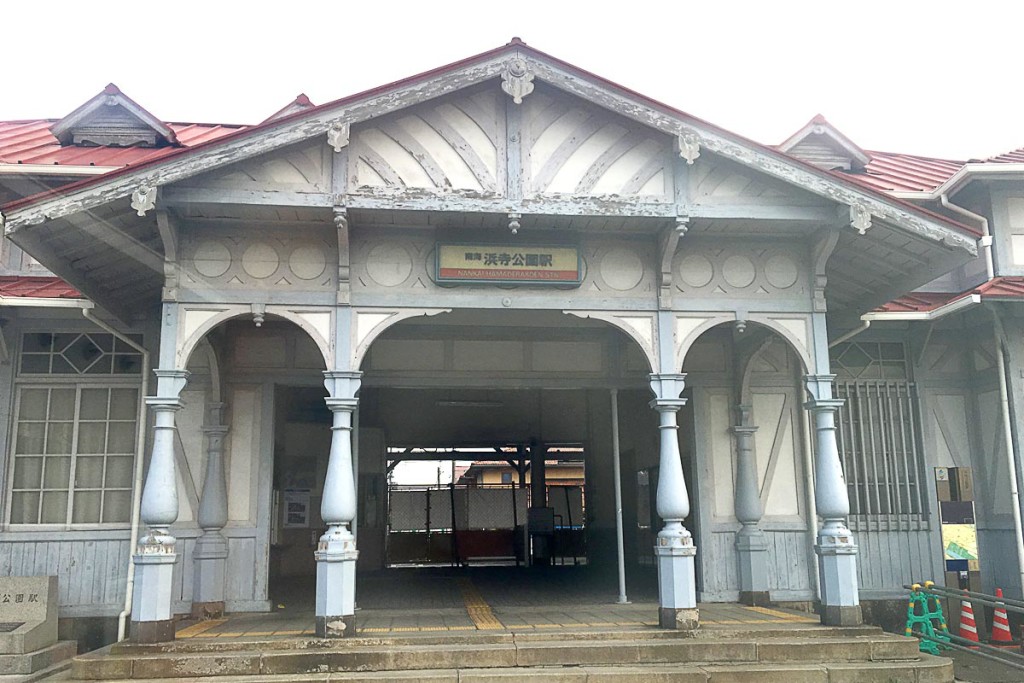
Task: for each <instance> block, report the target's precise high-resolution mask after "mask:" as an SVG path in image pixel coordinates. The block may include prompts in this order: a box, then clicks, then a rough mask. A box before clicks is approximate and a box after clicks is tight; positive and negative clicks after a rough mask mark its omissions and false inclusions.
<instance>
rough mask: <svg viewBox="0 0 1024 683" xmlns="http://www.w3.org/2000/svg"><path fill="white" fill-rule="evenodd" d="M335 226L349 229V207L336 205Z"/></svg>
mask: <svg viewBox="0 0 1024 683" xmlns="http://www.w3.org/2000/svg"><path fill="white" fill-rule="evenodd" d="M334 227H336V228H337V229H338V230H348V209H346V208H345V207H344V206H336V207H334Z"/></svg>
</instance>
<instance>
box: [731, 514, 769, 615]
mask: <svg viewBox="0 0 1024 683" xmlns="http://www.w3.org/2000/svg"><path fill="white" fill-rule="evenodd" d="M736 557H737V561H738V563H739V570H740V571H739V580H740V596H741V597H740V602H743V597H742V596H743V594H744V593H749V594H752V595H753V594H764V596H765V597H764V599H765V601H767V595H768V539H767V538H765V535H764V532H762V531H760V530H753V531H746V530H741V531H740V532H739V534H737V536H736ZM743 604H755V603H746V602H744V603H743ZM756 604H758V605H761V604H767V603H766V602H765V603H756Z"/></svg>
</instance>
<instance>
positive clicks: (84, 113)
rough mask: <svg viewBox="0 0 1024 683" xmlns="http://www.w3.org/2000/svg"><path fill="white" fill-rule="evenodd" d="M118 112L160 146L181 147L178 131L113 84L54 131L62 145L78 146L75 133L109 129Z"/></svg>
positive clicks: (59, 122) (59, 124)
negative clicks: (152, 135) (95, 127)
mask: <svg viewBox="0 0 1024 683" xmlns="http://www.w3.org/2000/svg"><path fill="white" fill-rule="evenodd" d="M116 110H120V112H118V113H120V114H126V115H127V118H128V119H129V120H134V121H135V122H136V123H137V126H140V127H144V128H148V129H150V130H152V131H153V132H154V133H155V134H156V139H157V141H158V142H160V143H162V144H166V145H177V144H178V139H177V137H176V136H175V134H174V131H173V130H171V128H169V127H168V126H167V124H165V123H164V122H163V121H161V120H160V119H158V118H157V117H155V116H153V115H152V114H150V113H149V112H148V111H146V110H145V109H143V108H142V107H141V106H139V104H138V103H137V102H135V100H133V99H132V98H130V97H128V96H127V95H125V94H124V93H123V92H121V89H120V88H118V87H117V86H116V85H114V84H113V83H109V84H108V85H107V87H106V88H104V89H103V90H102V91H100V93H99V94H98V95H96V96H95V97H93V98H92V99H90V100H89V101H87V102H86V103H85V104H83V105H81V106H80V107H78V108H77V109H75V110H74V111H73V112H71V113H70V114H68V115H67V116H65V117H64V118H62V119H61V120H60V121H57V123H55V124H53V128H51V129H50V131H51V132H52V133H53V136H54V137H55V138H57V139H58V140H59V141H60V143H61V144H62V145H69V144H72V143H73V142H75V140H74V138H75V133H76V131H77V130H78V129H82V128H89V127H90V124H93V125H99V126H100V127H105V126H108V125H109V124H108V123H107V121H108V120H109V118H110V116H111V112H114V111H116ZM129 144H130V143H129ZM126 146H127V145H126Z"/></svg>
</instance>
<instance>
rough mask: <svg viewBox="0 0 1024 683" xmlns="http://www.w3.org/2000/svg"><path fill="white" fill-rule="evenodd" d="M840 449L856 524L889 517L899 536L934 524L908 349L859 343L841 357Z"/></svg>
mask: <svg viewBox="0 0 1024 683" xmlns="http://www.w3.org/2000/svg"><path fill="white" fill-rule="evenodd" d="M832 368H833V371H834V372H836V374H837V379H836V397H837V398H841V399H844V401H845V403H844V404H843V407H842V408H841V409H840V410H839V413H838V415H837V434H836V436H837V441H838V444H839V451H840V455H841V457H842V463H843V472H844V475H845V477H846V486H847V490H848V492H849V496H850V513H851V516H852V517H851V522H853V523H856V522H857V521H858V518H860V519H862V520H864V521H865V523H867V519H868V518H869V517H870V518H874V519H876V520H877V519H878V518H881V517H887V518H888V519H889V521H890V522H891V523H892V525H893V528H896V527H903V526H905V525H907V524H909V525H910V527H913V526H914V525H916V524H917V523H918V522H920V521H922V520H924V519H925V518H926V517H927V513H928V505H927V490H926V487H925V486H924V485H923V482H924V481H925V479H924V475H923V472H924V454H923V449H922V444H921V421H920V406H919V402H918V394H917V385H916V384H915V383H914V382H912V381H910V368H909V364H908V363H907V359H906V353H905V350H904V347H903V345H902V344H898V343H887V342H883V343H878V342H856V343H848V344H841V345H839V346H837V347H836V348H835V349H833V361H832Z"/></svg>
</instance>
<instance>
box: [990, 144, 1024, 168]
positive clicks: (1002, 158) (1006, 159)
mask: <svg viewBox="0 0 1024 683" xmlns="http://www.w3.org/2000/svg"><path fill="white" fill-rule="evenodd" d="M985 163H989V164H1024V147H1019V148H1018V149H1012V150H1010V151H1009V152H1003V153H1002V154H997V155H996V156H994V157H989V158H988V159H985Z"/></svg>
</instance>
